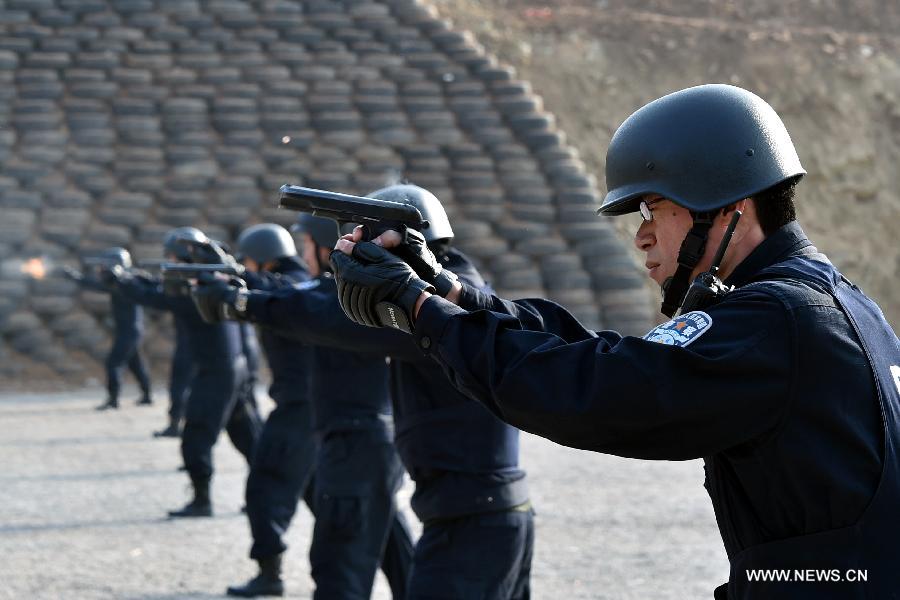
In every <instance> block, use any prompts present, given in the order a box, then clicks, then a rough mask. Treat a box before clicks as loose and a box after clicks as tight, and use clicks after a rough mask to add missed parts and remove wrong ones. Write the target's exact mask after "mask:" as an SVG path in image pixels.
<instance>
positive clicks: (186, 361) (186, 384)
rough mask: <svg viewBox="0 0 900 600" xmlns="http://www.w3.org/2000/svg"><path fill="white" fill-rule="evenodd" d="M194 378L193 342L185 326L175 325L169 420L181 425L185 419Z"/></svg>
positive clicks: (170, 371)
mask: <svg viewBox="0 0 900 600" xmlns="http://www.w3.org/2000/svg"><path fill="white" fill-rule="evenodd" d="M193 378H194V359H193V358H192V356H191V344H190V340H189V339H187V336H186V335H185V331H184V328H183V327H178V326H177V322H176V327H175V350H174V351H173V352H172V364H171V367H170V369H169V422H170V423H173V424H174V425H175V426H176V427H180V423H181V421H182V419H184V411H185V406H186V405H187V398H188V393H189V392H190V385H191V379H193Z"/></svg>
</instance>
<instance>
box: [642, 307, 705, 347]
mask: <svg viewBox="0 0 900 600" xmlns="http://www.w3.org/2000/svg"><path fill="white" fill-rule="evenodd" d="M710 327H712V317H710V316H709V315H708V314H706V313H705V312H703V311H702V310H695V311H691V312H689V313H685V314H683V315H680V316H678V317H676V318H674V319H672V320H671V321H666V322H665V323H663V324H662V325H657V326H656V327H654V328H653V329H651V330H650V331H649V332H648V333H647V335H645V336H644V339H645V340H647V341H650V342H656V343H658V344H665V345H667V346H681V347H682V348H683V347H684V346H687V345H689V344H691V343H692V342H693V341H694V340H696V339H697V338H698V337H700V336H701V335H703V334H704V333H706V331H707V330H708V329H709V328H710Z"/></svg>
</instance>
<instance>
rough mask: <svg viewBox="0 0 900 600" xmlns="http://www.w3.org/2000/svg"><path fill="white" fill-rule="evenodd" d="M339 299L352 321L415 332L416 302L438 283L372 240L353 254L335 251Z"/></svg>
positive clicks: (335, 275)
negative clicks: (426, 277)
mask: <svg viewBox="0 0 900 600" xmlns="http://www.w3.org/2000/svg"><path fill="white" fill-rule="evenodd" d="M331 268H332V269H333V270H334V278H335V282H336V283H337V291H338V300H340V303H341V308H343V309H344V313H345V314H346V315H347V316H348V317H349V318H350V320H351V321H353V322H355V323H359V324H360V325H368V326H369V327H395V328H397V329H401V330H403V331H405V332H407V333H411V332H412V328H413V322H414V318H413V314H414V311H415V307H416V301H417V300H418V299H419V296H421V295H422V292H431V293H434V292H435V289H434V286H432V285H431V284H429V283H427V282H425V281H423V280H422V279H420V278H419V277H418V276H417V275H416V273H415V272H414V271H413V269H412V267H410V266H409V265H408V264H406V263H405V262H403V260H401V259H400V258H399V257H398V256H396V255H394V254H393V253H391V252H389V251H388V250H385V249H384V248H382V247H381V246H376V245H375V244H373V243H372V242H359V243H358V244H356V245H355V246H354V247H353V256H352V257H350V256H347V255H346V254H344V253H343V252H340V251H339V250H335V251H333V252H332V253H331Z"/></svg>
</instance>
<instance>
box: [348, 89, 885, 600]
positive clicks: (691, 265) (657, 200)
mask: <svg viewBox="0 0 900 600" xmlns="http://www.w3.org/2000/svg"><path fill="white" fill-rule="evenodd" d="M804 173H805V171H804V170H803V168H802V167H801V165H800V161H799V159H798V157H797V153H796V151H795V149H794V146H793V143H792V142H791V139H790V136H789V135H788V132H787V130H786V129H785V127H784V125H783V123H782V122H781V120H780V119H779V117H778V115H777V114H776V113H775V111H774V110H773V109H772V108H771V107H770V106H769V105H768V104H766V103H765V102H764V101H763V100H762V99H760V98H759V97H757V96H755V95H754V94H752V93H750V92H748V91H746V90H742V89H740V88H735V87H732V86H726V85H705V86H699V87H695V88H689V89H686V90H682V91H680V92H676V93H673V94H670V95H668V96H665V97H663V98H660V99H659V100H656V101H654V102H651V103H650V104H648V105H646V106H644V107H643V108H641V109H639V110H638V111H637V112H635V113H634V114H633V115H631V117H629V118H628V119H627V120H626V121H625V122H624V123H623V124H622V126H621V127H619V129H618V131H617V132H616V134H615V135H614V136H613V139H612V142H611V144H610V148H609V152H608V155H607V161H606V180H607V187H608V189H609V192H608V194H607V196H606V199H605V200H604V202H603V205H602V207H601V208H600V212H601V213H602V214H607V215H619V214H624V213H630V212H634V211H638V210H639V211H640V212H641V214H642V216H643V218H644V222H643V224H642V225H641V226H640V228H639V229H638V232H637V235H636V237H635V244H636V245H637V247H638V248H639V249H640V250H641V251H643V252H644V253H645V254H646V257H647V261H646V267H647V269H648V270H649V275H650V277H651V278H652V279H653V280H654V281H656V282H657V283H658V284H660V286H661V287H662V289H663V292H664V300H663V312H664V313H665V314H666V315H668V316H670V317H673V318H672V320H670V321H668V322H666V323H663V324H662V325H659V326H657V327H656V328H654V329H653V330H652V331H650V332H649V333H648V334H647V335H645V336H644V337H643V338H637V337H622V336H620V335H618V334H616V333H615V332H612V331H602V332H594V331H588V330H586V329H585V328H583V327H582V326H581V325H580V324H579V323H578V321H576V320H575V319H574V318H573V317H572V316H571V315H570V314H569V313H567V312H566V311H565V310H564V309H562V308H561V307H559V306H557V305H556V304H553V303H552V302H548V301H545V300H524V301H516V302H509V301H505V300H500V299H499V298H496V297H493V296H488V295H485V294H483V293H481V292H478V291H477V290H473V289H471V288H470V287H469V286H467V285H465V284H463V285H459V284H456V285H454V287H453V289H452V290H451V291H450V292H449V293H448V294H447V297H448V298H449V299H451V300H452V301H451V302H448V301H447V300H445V299H443V298H440V297H436V296H435V294H434V292H435V286H434V285H433V284H431V283H429V282H427V281H424V280H423V279H422V278H420V277H419V276H418V275H416V274H415V273H414V272H413V270H412V269H411V267H410V266H409V265H407V264H406V263H404V262H402V261H400V260H399V259H397V258H396V257H395V255H392V254H389V253H388V252H386V251H385V250H384V248H382V247H380V246H378V245H375V244H371V243H359V244H355V245H354V244H353V243H352V241H350V240H342V242H341V243H340V244H339V249H340V250H342V251H344V252H335V253H334V254H333V255H332V261H333V263H334V264H335V265H336V272H337V276H338V278H339V281H338V288H339V289H340V290H341V292H342V298H345V299H346V302H345V304H344V308H345V309H346V310H347V311H348V313H349V314H351V315H353V316H354V317H355V318H357V319H360V320H369V321H370V322H373V323H378V322H379V317H378V314H379V313H378V308H379V307H378V305H379V304H381V305H382V306H381V308H384V307H386V306H388V305H389V306H390V307H391V308H392V309H393V310H395V311H402V312H403V313H404V314H405V315H406V316H407V317H408V318H409V319H410V322H411V323H414V328H415V339H416V341H417V343H418V344H419V346H420V347H421V348H422V349H423V350H425V351H426V352H428V353H429V354H430V355H431V356H432V358H434V359H435V360H436V361H437V362H438V363H439V364H440V365H441V366H442V367H443V368H444V369H445V371H446V372H447V374H448V375H449V377H450V379H451V381H452V382H453V384H454V385H455V386H456V387H457V388H458V389H460V390H464V391H465V392H466V393H467V394H468V395H470V396H472V397H473V398H477V399H478V400H479V401H481V402H483V403H484V404H485V405H486V406H488V407H489V408H490V409H491V410H493V411H494V412H495V413H496V414H497V415H498V416H500V417H501V418H503V419H504V420H506V421H507V422H509V423H512V424H515V425H517V426H520V427H521V428H522V429H526V430H529V431H533V432H535V433H537V434H539V435H542V436H545V437H547V438H550V439H552V440H554V441H556V442H558V443H561V444H565V445H568V446H573V447H577V448H584V449H589V450H595V451H598V452H606V453H611V454H617V455H621V456H628V457H636V458H645V459H666V460H685V459H693V458H704V460H705V463H706V488H707V490H708V492H709V494H710V497H711V499H712V503H713V508H714V510H715V513H716V520H717V522H718V524H719V528H720V531H721V534H722V539H723V541H724V543H725V549H726V552H727V554H728V557H729V559H730V561H731V577H730V581H729V582H728V583H727V584H725V585H723V586H721V587H720V588H718V589H717V590H716V598H728V599H732V600H734V599H740V600H744V599H762V598H765V599H767V600H772V599H776V600H781V599H787V598H790V599H812V598H815V599H818V600H821V599H831V598H863V597H866V598H897V597H898V590H900V588H898V585H897V581H898V580H897V576H896V565H897V564H898V561H900V546H898V545H897V543H896V540H897V538H898V536H900V517H898V516H897V512H896V507H897V505H898V503H900V463H898V457H897V452H898V444H900V341H898V339H897V336H896V335H895V333H894V332H893V331H892V330H891V328H890V326H889V325H888V324H887V323H886V322H885V320H884V317H883V316H882V314H881V311H880V310H879V308H878V307H877V306H876V305H875V303H874V302H872V301H871V300H870V299H869V298H867V297H866V296H865V295H864V294H863V293H862V292H861V291H860V290H859V288H857V287H856V286H854V285H853V284H852V283H850V282H849V281H847V280H846V279H845V278H844V277H843V276H842V275H841V274H840V273H839V272H838V271H837V270H836V269H835V268H834V267H833V266H832V265H831V263H829V262H828V260H827V258H826V257H825V256H824V255H823V254H821V253H819V252H818V251H817V250H816V248H815V247H813V246H812V244H811V243H810V241H809V240H808V239H807V238H806V236H805V235H804V233H803V231H802V229H801V228H800V226H799V225H798V224H797V222H796V220H795V211H794V205H793V200H792V198H793V193H794V186H795V184H796V183H797V181H798V180H799V179H800V178H801V177H802V175H804ZM736 211H740V212H742V213H743V216H742V217H741V218H740V220H739V221H738V222H737V226H736V229H734V236H733V240H732V241H731V243H730V245H728V246H727V251H725V253H724V258H723V259H722V261H721V265H720V268H719V270H718V272H716V271H715V270H712V269H711V267H712V262H713V257H714V254H716V252H717V249H718V248H719V247H720V242H721V241H722V240H723V239H727V238H726V231H727V229H728V227H729V224H730V223H731V222H732V219H733V218H734V215H735V213H736ZM389 238H390V239H389ZM398 238H399V236H397V235H396V234H394V233H392V234H389V235H386V236H384V239H383V240H381V241H382V242H383V243H385V244H386V245H388V246H390V245H392V244H393V243H394V242H396V241H397V239H398ZM345 252H346V253H351V254H352V256H353V257H354V258H351V257H350V256H347V254H345ZM428 260H429V257H428V256H427V255H426V254H425V253H420V256H419V257H418V258H416V257H413V258H411V259H410V261H411V262H412V263H414V264H415V265H416V267H417V269H418V270H419V272H420V273H424V274H425V278H426V279H434V277H433V276H434V275H435V271H432V272H431V273H428V272H427V269H425V268H423V264H424V263H427V262H428ZM719 276H720V277H722V278H723V279H724V282H723V281H721V280H719V279H718V278H717V277H719ZM692 280H693V282H694V284H695V287H694V288H693V289H692V290H691V293H690V294H687V292H688V289H689V286H690V284H691V281H692ZM361 294H363V296H364V298H368V299H369V301H365V300H362V301H356V300H355V299H357V298H360V295H361ZM685 298H687V302H688V304H687V305H686V306H682V303H683V302H685ZM679 308H681V309H682V313H681V314H680V315H679V316H677V317H675V316H674V315H675V314H676V311H678V309H679ZM763 569H782V570H786V572H788V573H789V574H790V580H788V581H780V582H774V583H773V582H771V581H760V580H759V577H758V574H759V572H760V570H763ZM807 569H819V570H826V571H829V572H830V573H837V574H838V577H840V578H844V577H851V576H852V579H844V580H842V581H840V582H839V583H836V579H835V578H834V577H829V579H828V580H823V579H818V580H817V581H811V580H807V579H805V578H804V577H803V576H802V574H803V573H806V572H807V571H806V570H807ZM832 570H833V571H832ZM857 572H860V573H864V576H863V577H858V576H857V575H856V573H857ZM797 573H800V574H801V575H797ZM754 574H756V575H754Z"/></svg>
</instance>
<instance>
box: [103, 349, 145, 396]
mask: <svg viewBox="0 0 900 600" xmlns="http://www.w3.org/2000/svg"><path fill="white" fill-rule="evenodd" d="M140 343H141V338H140V337H138V336H134V335H130V334H129V335H117V336H116V338H115V340H113V345H112V348H110V350H109V354H107V355H106V391H107V393H108V394H109V399H110V400H112V401H118V399H119V391H120V390H121V389H122V370H123V369H124V368H125V366H126V365H127V366H128V369H129V370H130V371H131V372H132V373H133V374H134V377H135V379H137V382H138V385H139V386H140V387H141V393H143V395H144V396H149V395H150V376H149V375H148V374H147V363H146V362H145V361H144V357H143V355H142V354H141V348H140Z"/></svg>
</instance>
